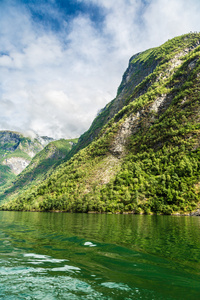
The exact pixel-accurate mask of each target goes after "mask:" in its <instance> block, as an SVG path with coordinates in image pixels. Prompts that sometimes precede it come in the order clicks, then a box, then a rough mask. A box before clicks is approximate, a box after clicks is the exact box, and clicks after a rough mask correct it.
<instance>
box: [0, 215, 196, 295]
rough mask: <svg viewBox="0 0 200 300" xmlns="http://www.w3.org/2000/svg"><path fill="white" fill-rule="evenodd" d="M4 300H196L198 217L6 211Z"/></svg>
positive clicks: (0, 236) (1, 271)
mask: <svg viewBox="0 0 200 300" xmlns="http://www.w3.org/2000/svg"><path fill="white" fill-rule="evenodd" d="M0 222H1V231H0V299H127V300H129V299H198V298H199V295H200V238H199V232H200V218H198V217H172V216H134V215H106V214H102V215H101V214H98V215H96V214H57V213H26V212H0Z"/></svg>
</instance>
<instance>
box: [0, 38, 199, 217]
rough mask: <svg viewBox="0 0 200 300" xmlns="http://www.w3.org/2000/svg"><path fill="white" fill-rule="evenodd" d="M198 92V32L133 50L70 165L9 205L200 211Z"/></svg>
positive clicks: (7, 206) (73, 151)
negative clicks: (112, 94) (115, 89)
mask: <svg viewBox="0 0 200 300" xmlns="http://www.w3.org/2000/svg"><path fill="white" fill-rule="evenodd" d="M199 95H200V34H199V33H191V34H187V35H183V36H180V37H176V38H174V39H172V40H169V41H167V42H166V43H165V44H163V45H161V46H160V47H157V48H152V49H149V50H146V51H144V52H141V53H138V54H136V55H134V56H133V57H132V58H131V59H130V61H129V66H128V69H127V70H126V72H125V73H124V75H123V78H122V82H121V84H120V86H119V89H118V92H117V96H116V98H115V99H114V100H113V101H111V102H110V103H108V104H107V105H106V107H105V108H103V109H102V111H101V112H100V113H99V115H98V116H97V117H96V118H95V120H94V121H93V123H92V125H91V127H90V128H89V130H88V131H87V132H86V133H84V134H83V135H82V136H81V137H80V139H79V142H78V143H77V145H75V146H74V147H73V148H72V149H71V151H70V152H69V153H68V154H67V155H66V157H65V162H64V163H61V164H60V165H59V166H58V167H56V168H55V169H54V171H53V172H52V174H51V175H50V176H49V177H47V178H46V179H45V180H41V181H40V182H39V181H38V182H37V185H36V186H33V185H32V187H31V188H29V189H27V190H26V191H25V190H24V188H22V189H20V191H21V195H20V196H17V197H15V198H14V199H12V201H10V202H8V203H6V204H5V205H3V206H2V209H9V210H41V211H50V210H51V211H55V210H61V211H73V212H88V211H97V212H118V213H122V212H127V213H128V212H131V213H146V214H149V213H162V214H172V213H173V214H177V213H182V214H186V213H187V214H190V213H192V214H199V213H200V209H199V208H200V101H199ZM67 159H68V161H66V160H67ZM9 199H10V198H7V200H9Z"/></svg>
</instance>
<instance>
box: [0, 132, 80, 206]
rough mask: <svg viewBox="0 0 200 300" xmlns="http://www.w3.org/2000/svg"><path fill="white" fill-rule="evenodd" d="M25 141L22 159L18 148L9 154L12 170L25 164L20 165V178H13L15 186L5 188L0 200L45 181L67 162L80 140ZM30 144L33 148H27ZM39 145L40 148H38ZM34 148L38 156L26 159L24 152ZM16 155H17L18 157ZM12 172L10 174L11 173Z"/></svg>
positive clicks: (46, 138)
mask: <svg viewBox="0 0 200 300" xmlns="http://www.w3.org/2000/svg"><path fill="white" fill-rule="evenodd" d="M10 134H11V133H10ZM17 136H20V138H21V137H22V135H20V134H17ZM23 139H25V141H26V142H25V143H24V146H23V147H22V146H20V151H21V152H20V154H21V157H20V156H19V155H18V153H19V151H17V149H18V148H16V149H15V150H14V151H13V152H12V153H9V155H10V157H11V161H12V162H13V166H10V168H11V170H12V169H14V168H15V169H16V168H17V167H18V166H19V165H20V163H21V164H22V163H23V168H22V167H21V165H20V167H21V168H20V167H19V168H18V169H17V171H18V173H17V174H18V176H17V177H16V176H15V177H14V176H12V181H13V184H9V188H7V189H5V186H3V188H2V189H1V190H2V191H3V193H1V194H0V200H3V199H4V198H5V197H6V196H7V195H11V194H14V193H18V192H19V189H22V188H24V187H25V188H27V187H29V186H31V185H34V184H36V182H37V181H40V180H43V179H44V178H46V177H47V176H49V174H50V173H51V172H53V170H54V168H56V167H57V166H58V165H59V164H60V163H62V162H63V161H65V157H66V155H67V154H68V152H69V151H70V150H71V148H72V147H73V146H74V145H75V144H76V143H77V141H78V139H69V140H64V139H61V140H57V141H52V140H53V139H52V138H48V137H39V138H38V139H34V141H32V142H31V141H30V140H29V139H27V138H24V137H23ZM50 141H52V142H50ZM28 142H30V145H31V146H30V145H29V146H27V143H28ZM45 144H47V145H46V146H45V147H44V148H43V145H45ZM19 145H20V144H19ZM38 145H39V146H40V147H38V148H37V146H38ZM34 146H35V148H34ZM33 148H34V150H35V153H37V154H36V155H35V156H33V158H32V159H31V158H30V157H29V160H28V156H27V157H26V154H27V153H26V152H24V151H29V152H30V149H31V150H33ZM36 150H37V152H36ZM31 154H32V155H33V154H34V152H33V151H32V152H31ZM14 155H16V157H15V156H14ZM7 161H8V159H7ZM11 170H10V171H9V173H11Z"/></svg>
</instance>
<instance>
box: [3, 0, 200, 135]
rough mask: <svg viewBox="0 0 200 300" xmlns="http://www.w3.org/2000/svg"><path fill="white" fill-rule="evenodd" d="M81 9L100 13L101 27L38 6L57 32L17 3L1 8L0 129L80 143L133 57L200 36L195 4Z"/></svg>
mask: <svg viewBox="0 0 200 300" xmlns="http://www.w3.org/2000/svg"><path fill="white" fill-rule="evenodd" d="M54 2H55V3H56V1H54ZM54 2H52V3H54ZM79 2H82V3H87V4H92V5H97V6H98V7H99V9H100V11H101V14H103V15H104V18H103V20H102V21H101V22H100V23H99V24H98V26H97V24H96V23H95V22H94V21H91V19H90V18H89V14H86V13H82V14H79V15H76V16H75V17H74V18H71V17H70V18H68V17H67V16H66V17H65V16H64V12H62V11H60V10H59V9H58V7H57V6H56V5H53V4H52V5H50V4H49V5H48V6H44V5H42V4H41V3H40V2H38V6H37V11H38V12H39V11H40V12H41V13H42V14H46V15H47V14H48V16H49V17H51V18H54V20H56V21H59V22H60V29H59V31H55V30H51V28H50V27H48V26H43V24H41V23H38V22H37V23H36V22H35V21H34V19H33V18H32V15H31V12H30V10H29V9H28V7H27V6H26V5H22V2H19V1H17V0H16V1H14V0H13V1H12V0H11V1H2V2H1V3H0V45H1V47H0V68H1V72H0V128H1V129H11V130H19V131H26V130H33V131H36V132H38V133H39V134H40V135H49V136H53V137H56V138H59V137H66V138H67V137H77V136H79V135H80V134H81V133H83V132H84V131H85V130H87V129H88V127H89V125H90V124H91V122H92V121H93V118H94V117H95V115H96V113H97V111H98V110H99V109H101V108H102V107H104V106H105V104H106V103H108V101H110V100H112V99H113V98H114V97H115V95H116V91H117V87H118V85H119V83H120V80H121V77H122V75H123V72H124V71H125V68H126V67H127V64H128V60H129V58H130V57H131V56H132V55H133V54H135V53H137V52H139V51H142V50H145V49H146V48H149V47H153V46H158V45H160V44H161V43H163V42H165V41H166V40H167V39H168V38H171V37H173V36H176V35H179V34H182V33H187V32H189V31H199V30H200V24H199V17H200V3H199V1H195V0H191V1H189V2H188V1H186V0H173V1H172V0H152V1H150V0H149V1H145V3H146V4H144V1H142V0H140V1H138V0H137V1H136V0H87V1H86V0H82V1H79ZM39 3H40V4H39ZM6 101H7V102H6ZM5 103H9V105H6V104H5Z"/></svg>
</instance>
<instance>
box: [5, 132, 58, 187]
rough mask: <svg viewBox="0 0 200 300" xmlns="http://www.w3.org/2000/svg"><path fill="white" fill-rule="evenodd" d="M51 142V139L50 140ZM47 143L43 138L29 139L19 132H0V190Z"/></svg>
mask: <svg viewBox="0 0 200 300" xmlns="http://www.w3.org/2000/svg"><path fill="white" fill-rule="evenodd" d="M51 140H52V139H51ZM46 143H47V140H46V139H43V138H39V137H38V138H30V137H27V136H24V135H23V134H21V133H19V132H13V131H0V190H1V189H2V187H4V188H5V186H8V185H9V184H10V181H12V180H14V178H15V177H16V175H18V174H19V173H21V172H22V171H23V170H24V168H26V166H28V164H29V163H30V161H31V159H32V157H34V155H35V154H36V153H38V152H39V151H41V150H42V149H43V148H44V145H45V144H46Z"/></svg>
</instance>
